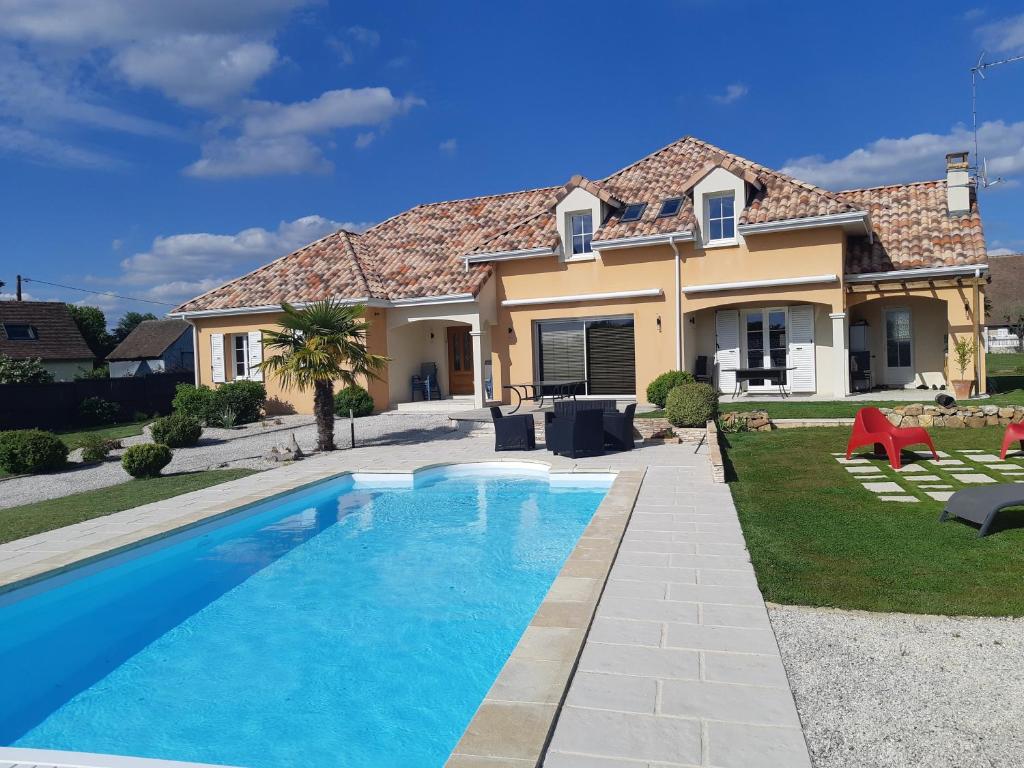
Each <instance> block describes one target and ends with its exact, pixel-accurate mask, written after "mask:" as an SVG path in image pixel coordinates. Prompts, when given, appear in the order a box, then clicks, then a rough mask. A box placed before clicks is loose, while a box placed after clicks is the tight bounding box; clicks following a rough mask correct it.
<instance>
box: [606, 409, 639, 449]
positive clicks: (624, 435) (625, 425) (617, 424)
mask: <svg viewBox="0 0 1024 768" xmlns="http://www.w3.org/2000/svg"><path fill="white" fill-rule="evenodd" d="M635 412H636V403H630V404H629V405H627V406H626V412H625V413H618V412H613V413H609V412H608V411H604V413H603V422H604V444H605V445H606V446H608V447H610V448H614V449H615V450H617V451H631V450H633V414H634V413H635Z"/></svg>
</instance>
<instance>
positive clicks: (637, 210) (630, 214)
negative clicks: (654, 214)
mask: <svg viewBox="0 0 1024 768" xmlns="http://www.w3.org/2000/svg"><path fill="white" fill-rule="evenodd" d="M646 208H647V203H631V204H629V205H627V206H626V210H625V211H623V212H622V218H621V219H619V221H636V220H637V219H639V218H640V217H641V216H643V215H644V209H646Z"/></svg>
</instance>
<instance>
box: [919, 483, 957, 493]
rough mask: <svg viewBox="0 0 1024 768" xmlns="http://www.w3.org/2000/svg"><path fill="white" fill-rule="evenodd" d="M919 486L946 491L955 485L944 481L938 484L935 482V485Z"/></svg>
mask: <svg viewBox="0 0 1024 768" xmlns="http://www.w3.org/2000/svg"><path fill="white" fill-rule="evenodd" d="M918 487H919V488H922V489H933V490H941V491H945V490H948V489H950V488H952V487H953V486H952V485H943V484H942V483H938V484H934V485H920V486H918Z"/></svg>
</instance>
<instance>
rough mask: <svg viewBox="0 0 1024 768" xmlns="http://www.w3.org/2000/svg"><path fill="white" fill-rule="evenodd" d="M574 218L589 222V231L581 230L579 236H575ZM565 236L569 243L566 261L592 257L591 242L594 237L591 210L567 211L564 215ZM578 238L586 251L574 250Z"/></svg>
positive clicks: (592, 213)
mask: <svg viewBox="0 0 1024 768" xmlns="http://www.w3.org/2000/svg"><path fill="white" fill-rule="evenodd" d="M576 218H581V219H584V220H585V221H589V222H590V231H589V232H588V231H587V230H586V228H585V227H584V228H582V230H581V232H580V234H576V233H575V232H574V231H573V221H574V220H575V219H576ZM565 234H566V239H567V240H568V243H569V253H568V255H567V257H566V258H567V259H568V260H570V261H571V260H572V259H589V258H591V257H593V255H594V249H593V247H592V246H591V241H592V239H593V237H594V212H593V211H592V210H583V211H569V212H568V213H566V214H565ZM577 237H578V238H580V242H581V243H582V244H583V247H584V248H586V250H582V251H577V250H576V238H577Z"/></svg>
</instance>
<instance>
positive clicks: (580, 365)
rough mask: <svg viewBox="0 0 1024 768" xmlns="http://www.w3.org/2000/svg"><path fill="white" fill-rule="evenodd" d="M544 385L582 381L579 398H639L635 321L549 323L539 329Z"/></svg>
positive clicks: (539, 368) (539, 361) (539, 367)
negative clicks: (554, 382)
mask: <svg viewBox="0 0 1024 768" xmlns="http://www.w3.org/2000/svg"><path fill="white" fill-rule="evenodd" d="M536 344H537V373H538V378H539V379H540V380H541V381H583V382H585V384H584V386H583V389H582V391H581V392H580V394H585V395H634V394H636V360H635V345H634V340H633V318H632V317H597V318H592V319H586V320H548V321H543V322H539V323H537V325H536Z"/></svg>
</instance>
